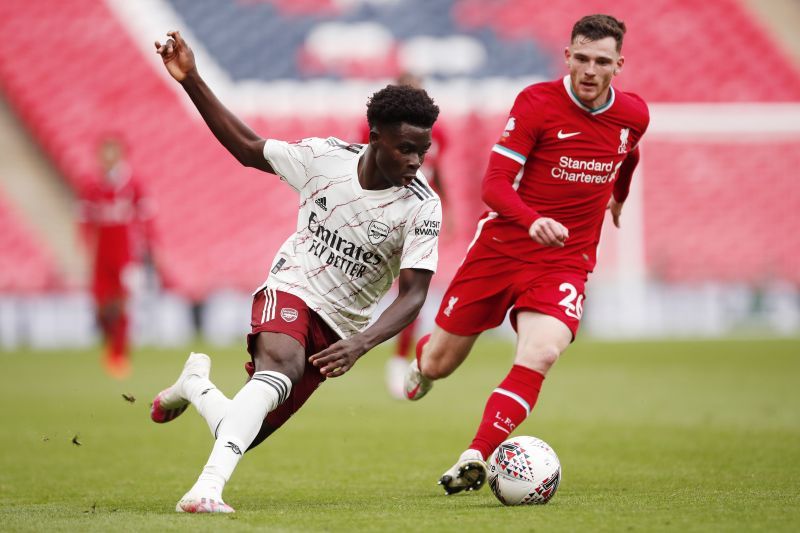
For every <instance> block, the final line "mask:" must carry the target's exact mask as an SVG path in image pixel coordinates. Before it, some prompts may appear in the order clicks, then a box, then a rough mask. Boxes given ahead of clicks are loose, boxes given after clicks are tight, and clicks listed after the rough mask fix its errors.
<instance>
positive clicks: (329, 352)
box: [309, 337, 366, 378]
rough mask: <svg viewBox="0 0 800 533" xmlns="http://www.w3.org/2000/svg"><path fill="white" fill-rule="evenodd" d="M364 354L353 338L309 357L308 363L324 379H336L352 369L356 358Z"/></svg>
mask: <svg viewBox="0 0 800 533" xmlns="http://www.w3.org/2000/svg"><path fill="white" fill-rule="evenodd" d="M364 353H366V350H365V349H364V348H363V347H362V346H361V344H360V343H359V342H358V341H357V340H356V339H355V338H354V337H351V338H349V339H343V340H340V341H339V342H335V343H333V344H331V345H330V346H328V347H327V348H325V349H324V350H322V351H321V352H317V353H315V354H314V355H312V356H311V357H309V361H311V364H312V365H314V366H315V367H317V368H319V371H320V373H321V374H322V375H323V376H325V377H326V378H338V377H339V376H341V375H343V374H344V373H345V372H347V371H348V370H350V369H351V368H353V365H354V364H356V361H358V358H359V357H361V356H362V355H364Z"/></svg>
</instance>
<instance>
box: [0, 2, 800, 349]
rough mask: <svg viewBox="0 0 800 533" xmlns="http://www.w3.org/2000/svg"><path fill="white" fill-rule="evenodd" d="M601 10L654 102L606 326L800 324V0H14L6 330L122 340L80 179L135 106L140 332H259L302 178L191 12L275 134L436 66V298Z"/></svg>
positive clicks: (2, 271) (638, 331) (1, 122)
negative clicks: (496, 156) (187, 50)
mask: <svg viewBox="0 0 800 533" xmlns="http://www.w3.org/2000/svg"><path fill="white" fill-rule="evenodd" d="M591 12H608V13H611V14H614V15H615V16H617V17H619V18H621V19H622V20H624V21H625V22H626V23H627V24H628V28H629V31H628V35H627V36H626V42H625V46H624V50H623V52H624V55H625V56H626V59H627V62H626V66H625V70H624V72H623V73H622V75H621V76H620V77H619V78H617V79H618V83H617V86H619V87H620V88H622V89H624V90H631V91H634V92H637V93H639V94H640V95H642V96H643V97H644V98H645V99H646V100H647V101H648V102H649V103H650V106H651V112H652V123H651V127H650V131H649V133H648V135H647V137H646V138H645V142H644V143H643V148H642V150H643V159H642V163H641V165H640V169H639V171H638V176H637V177H636V179H635V182H634V186H633V191H632V196H631V198H630V200H629V201H628V203H627V204H626V209H625V213H624V217H623V228H622V230H621V231H619V232H617V231H615V230H614V229H613V228H611V227H607V228H606V231H605V234H604V241H603V243H602V246H601V254H600V259H599V262H598V264H599V269H598V271H597V272H596V273H595V274H594V276H593V278H592V280H591V283H590V285H589V292H588V300H587V312H586V315H585V321H584V326H583V327H584V330H583V331H584V333H585V334H588V335H591V336H597V337H615V338H619V337H626V338H627V337H637V338H648V337H689V336H691V337H698V336H699V337H708V336H715V337H717V336H727V335H730V334H734V333H735V334H742V333H744V334H753V335H769V336H774V335H783V336H792V337H795V336H797V334H798V332H800V181H799V180H798V179H797V176H796V172H797V169H798V168H800V67H799V66H798V65H800V60H799V59H798V57H799V56H798V54H800V52H798V50H800V33H798V31H797V28H800V2H798V1H797V0H773V1H757V0H748V1H743V0H741V1H740V0H708V1H706V2H702V3H697V2H694V1H691V0H652V1H649V2H641V1H638V0H617V1H614V2H608V1H601V0H587V1H582V2H575V1H567V0H549V1H547V2H539V1H535V0H292V1H287V0H229V1H222V0H219V1H212V0H135V1H134V0H130V1H128V0H66V1H65V0H24V1H23V0H4V1H3V2H2V3H0V36H1V37H2V43H3V45H2V47H0V143H2V156H1V157H0V349H9V350H10V349H15V348H18V347H20V346H30V347H34V348H55V347H77V348H81V347H86V346H90V345H92V344H94V343H95V342H96V338H97V332H96V328H95V325H94V323H93V317H92V303H91V298H90V297H89V294H88V289H87V284H88V279H89V276H88V261H87V258H86V251H85V249H84V247H83V246H82V245H81V242H80V239H79V238H78V232H77V224H76V221H75V202H76V191H77V190H79V189H80V187H81V186H82V185H83V184H84V183H85V182H86V180H87V179H91V178H92V176H94V175H95V174H96V172H97V169H96V161H95V155H94V154H95V147H96V144H97V141H98V139H99V138H100V137H101V136H102V135H103V134H104V133H106V132H109V131H112V132H123V136H124V139H125V141H126V142H127V143H128V145H129V147H130V154H129V162H130V164H131V166H132V168H133V171H134V172H135V174H136V175H137V176H138V177H139V178H140V179H141V180H142V181H143V182H144V183H145V185H146V186H147V188H148V189H149V191H150V193H151V194H152V195H153V197H154V198H155V200H156V201H157V204H158V211H157V215H156V229H157V233H158V235H159V239H158V241H157V244H156V249H155V258H156V264H157V267H158V268H157V276H148V275H145V276H142V277H141V278H140V282H139V284H138V288H137V290H136V292H135V297H134V298H133V302H132V306H133V311H134V322H135V340H136V341H137V342H138V343H139V344H144V345H159V346H179V345H183V344H185V343H186V342H188V341H189V340H190V339H192V338H193V335H194V334H195V329H194V328H195V326H196V325H199V327H200V332H201V334H202V335H203V336H204V337H205V339H206V340H207V341H208V342H210V343H212V344H230V343H232V342H241V339H242V337H241V335H242V333H243V332H245V331H246V329H247V327H248V313H249V291H251V290H252V289H253V288H255V287H256V286H257V285H258V284H259V283H260V282H261V281H262V279H263V278H264V277H265V275H266V266H267V265H268V264H269V261H270V259H271V257H272V255H273V254H274V252H275V250H276V249H277V247H278V245H279V244H280V243H281V242H282V241H283V239H284V238H285V236H286V235H287V234H288V233H289V232H290V231H291V230H292V228H293V227H294V223H295V218H294V217H295V205H296V202H295V197H294V196H293V193H292V192H291V190H290V189H289V188H288V187H286V186H285V185H283V184H281V183H280V182H279V181H278V180H277V179H274V178H272V177H271V176H264V175H261V174H259V173H258V172H257V171H254V170H248V169H244V168H242V167H240V166H239V165H238V163H236V161H235V160H234V159H233V158H232V157H230V156H229V155H228V154H227V153H226V152H225V151H224V150H223V149H222V148H221V147H220V146H219V145H218V143H217V141H216V140H215V139H214V138H213V136H212V135H211V134H210V133H209V132H208V130H207V128H206V126H205V125H204V124H203V123H202V121H201V119H200V117H199V115H198V114H197V112H196V111H195V110H194V108H193V107H192V106H191V103H190V102H189V100H188V98H187V97H186V96H185V95H184V94H183V92H182V90H181V89H180V87H179V86H178V85H177V84H176V83H174V82H173V81H172V80H171V79H170V78H168V76H167V75H166V73H165V72H164V69H163V66H162V65H161V62H160V59H159V58H158V56H157V55H156V54H155V53H154V49H153V44H152V43H153V41H154V40H156V39H161V40H163V39H164V38H165V32H166V31H167V30H170V29H180V30H181V31H182V32H183V34H184V36H185V37H186V38H187V40H188V41H189V43H190V45H191V46H192V47H193V48H194V50H195V52H196V54H197V56H198V64H199V68H200V70H201V72H202V73H203V75H204V76H205V77H206V79H207V81H208V82H209V85H210V86H211V87H212V89H213V90H214V91H215V92H216V93H217V95H218V96H219V97H220V98H221V100H222V101H223V102H224V103H226V104H227V105H228V106H229V107H231V108H232V109H233V110H234V112H236V113H237V114H239V115H240V116H242V117H243V118H244V119H245V120H246V121H247V122H248V123H249V124H250V125H251V126H252V127H253V128H254V129H256V131H258V132H259V133H260V134H262V135H263V136H271V137H275V138H280V139H295V138H301V137H309V136H328V135H335V136H338V137H341V138H343V139H346V140H353V141H357V140H358V139H357V135H358V132H359V129H360V126H361V123H362V122H363V121H364V106H365V103H366V99H367V97H368V96H369V95H370V94H371V93H372V92H373V91H375V90H376V89H378V88H380V87H381V86H383V85H385V84H386V83H387V82H389V81H391V80H392V79H394V78H395V77H396V76H397V75H398V74H399V73H400V72H401V71H413V72H415V73H417V74H419V75H421V76H422V77H423V79H424V80H425V86H426V88H427V89H428V91H429V92H430V93H431V95H432V96H433V97H434V98H435V100H436V101H437V102H438V104H439V105H440V107H441V109H442V115H441V127H442V128H443V129H444V130H445V131H446V133H447V135H448V137H449V139H450V147H449V150H448V151H447V153H446V154H445V157H444V162H443V172H444V178H445V182H446V186H447V191H448V196H449V198H448V204H447V206H446V209H448V210H449V212H450V216H449V219H448V221H449V222H450V225H449V227H447V228H446V229H445V233H444V234H443V238H442V245H441V254H440V255H441V268H440V273H439V274H437V276H436V278H435V280H436V281H435V283H436V289H435V290H434V294H433V295H432V296H431V297H430V298H429V302H428V304H427V306H426V310H425V312H424V314H423V318H424V319H425V320H427V321H430V320H431V318H432V316H433V312H434V308H435V307H436V306H437V305H438V302H439V294H440V293H441V290H442V289H443V284H445V283H446V282H447V281H448V280H449V278H450V275H451V274H452V273H453V272H454V270H455V267H456V266H457V265H458V263H459V262H460V260H461V257H462V255H463V253H464V250H465V247H466V245H467V244H468V242H469V241H470V239H471V237H472V234H473V231H474V224H475V221H476V219H477V217H478V215H479V213H480V211H481V209H482V205H481V202H480V199H479V184H480V180H481V177H482V174H483V170H484V168H485V162H486V160H487V158H488V154H489V149H490V147H491V145H492V144H493V142H494V141H495V139H496V137H497V135H498V134H499V132H500V131H501V130H502V126H503V124H504V123H505V118H506V113H507V111H508V109H509V108H510V106H511V103H512V102H513V98H514V96H515V95H516V93H517V92H518V91H519V90H520V89H521V88H522V87H524V86H525V85H526V84H529V83H532V82H535V81H539V80H546V79H551V78H554V77H558V76H561V75H563V73H564V72H563V70H564V68H563V61H562V50H563V46H564V45H565V44H566V43H567V41H568V35H569V30H570V28H571V24H572V23H573V22H574V21H575V20H577V19H578V18H579V17H580V16H582V15H584V14H588V13H591ZM193 310H194V311H196V313H195V314H194V315H193ZM198 310H199V312H197V311H198Z"/></svg>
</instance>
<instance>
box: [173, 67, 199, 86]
mask: <svg viewBox="0 0 800 533" xmlns="http://www.w3.org/2000/svg"><path fill="white" fill-rule="evenodd" d="M199 80H200V73H199V72H197V67H192V68H191V69H190V70H189V71H188V72H184V73H183V78H182V79H180V80H178V83H180V84H181V85H183V86H184V87H185V86H186V85H187V84H196V83H197V82H198V81H199Z"/></svg>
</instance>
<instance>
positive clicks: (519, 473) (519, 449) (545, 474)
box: [489, 437, 561, 505]
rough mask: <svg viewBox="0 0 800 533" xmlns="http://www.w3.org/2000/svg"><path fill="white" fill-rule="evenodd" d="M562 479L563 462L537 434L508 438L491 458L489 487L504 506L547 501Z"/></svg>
mask: <svg viewBox="0 0 800 533" xmlns="http://www.w3.org/2000/svg"><path fill="white" fill-rule="evenodd" d="M560 482H561V463H560V462H559V460H558V456H557V455H556V453H555V452H554V451H553V449H552V448H551V447H550V446H549V445H548V444H547V443H546V442H544V441H543V440H541V439H537V438H536V437H514V438H511V439H508V440H506V441H505V442H503V443H502V444H501V445H500V446H498V447H497V449H496V450H495V451H494V453H493V454H492V456H491V457H490V458H489V487H490V488H491V489H492V492H493V493H494V495H495V496H496V497H497V499H498V500H500V502H501V503H503V504H504V505H531V504H544V503H547V502H548V501H550V499H551V498H552V497H553V496H554V495H555V493H556V491H557V490H558V485H559V483H560Z"/></svg>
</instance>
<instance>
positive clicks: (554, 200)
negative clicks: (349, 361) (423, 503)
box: [406, 15, 649, 494]
mask: <svg viewBox="0 0 800 533" xmlns="http://www.w3.org/2000/svg"><path fill="white" fill-rule="evenodd" d="M624 34H625V25H624V24H623V23H622V22H620V21H618V20H617V19H615V18H614V17H611V16H608V15H590V16H587V17H584V18H582V19H581V20H579V21H578V22H577V23H576V24H575V25H574V27H573V29H572V36H571V41H570V44H569V46H568V47H566V49H565V52H564V55H565V61H566V64H567V67H568V70H569V74H568V75H567V76H565V77H564V78H563V79H559V80H555V81H550V82H545V83H538V84H535V85H531V86H529V87H526V88H525V89H523V90H522V92H521V93H519V95H518V96H517V99H516V101H515V102H514V106H513V107H512V108H511V113H510V116H509V118H508V122H507V123H506V126H505V130H504V131H503V133H502V135H501V137H500V139H499V141H498V142H497V144H495V146H494V148H493V149H492V154H491V157H490V159H489V165H488V169H487V171H486V175H485V176H484V180H483V188H482V191H483V194H482V196H483V200H484V202H485V203H486V204H487V205H488V206H489V208H490V211H488V212H487V213H486V214H485V216H484V217H483V218H482V219H481V220H480V222H479V223H478V231H477V234H476V236H475V239H474V240H473V242H472V244H471V246H470V248H469V250H468V252H467V255H466V258H465V259H464V263H463V264H462V266H461V267H460V268H459V270H458V272H457V273H456V275H455V277H454V278H453V280H452V282H451V283H450V286H449V287H448V289H447V292H446V293H445V295H444V298H443V300H442V303H441V307H440V309H439V312H438V314H437V317H436V327H435V328H434V330H433V332H432V334H431V335H430V336H429V337H423V338H422V339H421V340H420V342H419V343H418V345H417V359H416V360H415V361H413V362H412V363H411V365H410V366H409V370H408V374H407V375H406V395H407V397H408V398H409V399H411V400H418V399H420V398H421V397H423V396H424V395H425V394H426V393H427V392H428V390H430V388H431V386H432V382H433V381H434V380H437V379H441V378H444V377H447V376H448V375H450V374H451V373H452V372H453V371H454V370H455V369H456V368H458V366H459V365H460V364H461V363H462V362H463V361H464V360H465V359H466V357H467V355H468V354H469V352H470V349H471V348H472V345H473V344H474V342H475V340H476V339H477V337H478V335H480V333H481V332H483V331H485V330H487V329H489V328H493V327H496V326H498V325H500V324H501V322H502V321H503V319H504V317H505V314H506V312H507V311H508V310H509V309H511V315H510V317H511V323H512V325H513V326H514V328H515V329H516V331H517V337H518V338H517V346H516V354H515V359H514V364H513V366H512V368H511V370H510V371H509V373H508V375H507V376H506V378H505V379H504V380H503V381H502V382H501V383H500V384H499V385H498V387H497V388H496V389H494V391H493V392H492V393H491V394H490V395H489V398H488V400H487V403H486V407H485V410H484V413H483V418H482V420H481V422H480V425H479V427H478V430H477V433H476V434H475V437H474V439H473V440H472V443H471V444H470V445H469V446H468V448H467V450H466V451H465V452H464V453H463V454H461V456H460V457H459V459H458V461H457V462H456V463H455V465H453V466H452V467H451V468H449V469H448V470H447V471H446V472H445V473H444V474H443V475H442V476H441V478H440V479H439V484H441V485H442V486H443V487H444V489H445V492H446V493H447V494H453V493H456V492H460V491H463V490H476V489H479V488H480V487H481V486H482V485H483V483H484V481H485V479H486V464H485V460H486V459H487V458H488V456H489V455H490V454H491V453H492V452H493V451H494V449H495V448H496V447H497V446H498V445H499V444H500V443H501V442H502V441H504V440H505V439H506V438H508V436H509V434H510V433H511V432H512V431H514V428H516V427H517V426H519V424H521V423H522V421H523V420H525V418H526V417H527V416H528V415H529V414H530V411H531V409H533V407H534V405H535V403H536V399H537V397H538V395H539V390H540V388H541V386H542V381H543V380H544V378H545V375H546V374H547V372H548V370H549V369H550V368H551V367H552V366H553V364H555V362H556V361H557V360H558V358H559V356H560V355H561V353H562V352H563V351H564V350H565V349H566V348H567V346H569V344H570V343H571V342H572V340H573V339H574V338H575V335H576V333H577V331H578V325H579V323H580V319H581V314H582V312H583V301H584V284H585V283H586V280H587V277H588V275H589V273H590V272H591V271H592V270H593V269H594V265H595V252H596V249H597V244H598V241H599V239H600V230H601V227H602V225H603V218H604V213H605V210H606V209H608V210H610V212H611V215H612V219H613V222H614V225H615V226H617V227H619V219H620V214H621V211H622V206H623V202H624V201H625V199H626V197H627V195H628V188H629V185H630V180H631V176H632V174H633V171H634V168H635V167H636V164H637V162H638V160H639V150H638V148H637V145H638V143H639V141H640V139H641V138H642V135H643V134H644V132H645V130H646V129H647V125H648V122H649V113H648V109H647V105H646V104H645V103H644V101H643V100H642V99H641V98H640V97H638V96H637V95H635V94H632V93H624V92H622V91H619V90H616V89H614V88H613V87H612V86H611V80H612V79H613V78H614V76H616V75H617V74H618V73H619V72H620V70H621V69H622V65H623V62H624V58H623V57H622V55H621V48H622V39H623V35H624Z"/></svg>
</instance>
